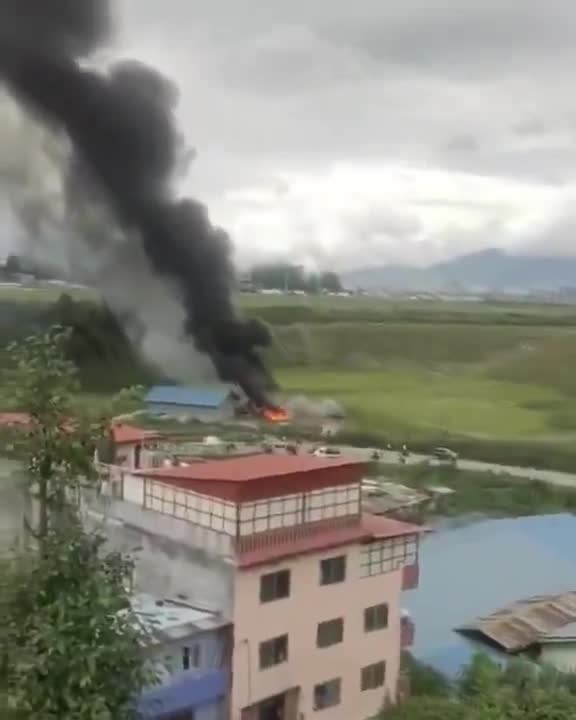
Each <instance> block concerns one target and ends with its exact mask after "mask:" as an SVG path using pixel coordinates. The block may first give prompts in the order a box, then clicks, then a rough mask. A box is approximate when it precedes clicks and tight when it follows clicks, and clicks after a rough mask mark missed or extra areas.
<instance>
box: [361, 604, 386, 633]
mask: <svg viewBox="0 0 576 720" xmlns="http://www.w3.org/2000/svg"><path fill="white" fill-rule="evenodd" d="M382 608H384V613H385V617H384V623H383V624H378V623H377V622H376V620H377V619H378V612H379V611H380V610H382ZM389 619H390V607H389V605H388V603H387V602H383V603H378V605H371V606H370V607H367V608H364V632H365V633H371V632H378V630H386V629H387V628H388V626H389Z"/></svg>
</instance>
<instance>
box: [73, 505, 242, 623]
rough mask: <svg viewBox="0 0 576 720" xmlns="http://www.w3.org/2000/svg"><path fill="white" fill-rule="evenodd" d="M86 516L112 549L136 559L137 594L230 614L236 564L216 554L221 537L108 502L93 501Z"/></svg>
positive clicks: (224, 554)
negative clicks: (145, 594) (179, 599)
mask: <svg viewBox="0 0 576 720" xmlns="http://www.w3.org/2000/svg"><path fill="white" fill-rule="evenodd" d="M84 515H85V518H86V523H87V525H88V526H89V527H100V528H101V529H102V531H103V532H104V534H105V535H106V536H107V538H108V544H109V546H110V547H111V548H113V549H115V550H118V551H120V552H122V553H126V554H128V555H131V556H132V557H133V558H134V560H135V573H134V585H135V589H136V590H138V591H142V592H148V593H150V594H152V595H157V596H159V597H173V598H176V597H178V596H180V597H181V598H182V599H185V600H186V601H187V602H190V603H191V604H194V605H198V606H199V607H206V608H209V609H212V610H215V611H218V612H222V613H224V614H225V615H226V616H229V615H230V613H231V610H232V593H233V590H232V588H233V565H232V562H231V559H230V558H229V557H227V555H226V553H224V552H222V551H220V552H219V551H218V549H217V548H218V547H219V542H218V541H219V538H218V537H216V535H217V533H214V532H213V531H211V530H209V529H207V528H199V527H197V526H194V525H192V524H191V523H188V522H186V521H184V520H178V519H176V518H173V517H170V516H166V515H162V514H160V513H157V512H154V511H151V510H144V509H143V508H141V507H139V506H137V505H136V504H134V503H131V502H124V501H122V500H113V499H110V498H100V499H99V500H95V499H93V498H91V499H90V501H89V502H88V501H87V502H86V503H85V506H84Z"/></svg>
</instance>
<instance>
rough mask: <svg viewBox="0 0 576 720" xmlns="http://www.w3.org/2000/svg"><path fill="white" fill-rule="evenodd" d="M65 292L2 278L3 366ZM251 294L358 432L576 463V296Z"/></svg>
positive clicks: (293, 358) (315, 386)
mask: <svg viewBox="0 0 576 720" xmlns="http://www.w3.org/2000/svg"><path fill="white" fill-rule="evenodd" d="M60 294H61V288H57V287H55V288H49V289H41V290H40V289H30V290H23V289H18V288H1V287H0V365H1V345H2V344H3V343H5V342H7V341H8V339H11V336H13V335H14V333H15V332H16V333H20V334H28V333H30V332H33V331H35V330H36V329H37V328H38V327H42V320H41V318H42V314H43V313H44V312H45V310H46V308H47V307H48V306H49V304H50V303H51V302H54V301H55V300H56V299H57V298H58V296H59V295H60ZM71 294H72V295H73V296H74V297H75V298H78V299H89V298H91V297H93V295H92V293H91V292H90V291H85V290H72V291H71ZM240 304H241V306H242V307H243V308H244V310H245V312H246V313H247V314H250V315H255V316H258V317H261V318H262V319H263V320H264V321H265V322H267V323H268V324H269V326H270V328H271V330H272V334H273V337H274V348H273V350H272V352H271V354H270V362H271V364H272V366H273V367H274V369H275V372H276V373H277V375H278V378H279V380H280V383H281V385H282V387H283V389H284V390H285V392H286V393H287V394H293V393H302V394H306V395H310V396H321V397H331V398H334V399H335V400H337V401H339V402H340V403H341V404H342V405H343V406H344V408H345V410H346V411H347V414H348V420H347V423H346V430H348V431H350V432H353V433H357V434H361V435H364V436H370V437H375V438H390V439H393V440H395V441H396V440H397V441H409V442H422V443H424V442H428V443H436V444H440V443H442V442H454V443H455V442H456V441H458V442H459V443H460V444H461V445H462V444H463V443H464V444H465V443H468V445H467V446H466V451H467V452H469V451H471V450H473V449H474V447H481V446H482V447H485V446H486V444H487V443H491V442H497V443H508V445H507V446H506V447H508V450H510V447H511V445H510V444H511V443H514V444H515V447H516V450H515V460H516V461H518V460H519V459H522V458H521V454H522V453H524V454H526V453H528V451H529V450H530V449H531V448H534V447H536V446H537V445H538V444H540V445H539V447H541V448H542V452H540V451H539V452H540V455H542V453H545V454H546V458H544V460H545V461H546V462H547V463H549V464H550V465H552V464H553V463H552V462H551V459H552V460H554V458H555V457H556V455H558V454H560V453H563V452H568V451H570V453H571V457H572V454H573V455H574V458H573V461H574V466H575V467H576V443H574V440H576V373H575V372H574V371H573V368H574V367H575V366H576V307H574V306H569V305H534V304H529V303H523V304H520V303H518V304H515V303H507V304H502V303H467V302H461V303H453V302H431V301H409V300H404V301H392V300H387V299H374V298H362V297H361V298H346V297H344V298H338V297H317V298H309V297H300V296H289V297H284V296H262V295H243V296H242V297H241V298H240ZM39 318H40V319H39ZM107 372H109V369H108V370H107ZM7 390H8V388H7V387H4V388H2V386H1V385H0V405H4V406H5V402H3V396H4V398H5V397H6V393H7ZM8 395H9V393H8ZM91 402H92V401H91ZM572 445H574V446H575V449H574V452H573V453H572V450H571V448H572ZM506 447H505V446H503V445H499V449H498V453H500V454H501V453H504V452H506ZM511 454H513V453H511ZM544 460H542V462H540V461H538V462H540V464H543V463H544ZM570 462H572V459H571V460H570Z"/></svg>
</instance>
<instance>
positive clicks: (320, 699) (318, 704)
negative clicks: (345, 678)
mask: <svg viewBox="0 0 576 720" xmlns="http://www.w3.org/2000/svg"><path fill="white" fill-rule="evenodd" d="M340 688H341V682H340V678H335V679H334V680H328V681H327V682H324V683H320V685H316V686H315V687H314V710H324V709H325V708H329V707H334V706H335V705H340Z"/></svg>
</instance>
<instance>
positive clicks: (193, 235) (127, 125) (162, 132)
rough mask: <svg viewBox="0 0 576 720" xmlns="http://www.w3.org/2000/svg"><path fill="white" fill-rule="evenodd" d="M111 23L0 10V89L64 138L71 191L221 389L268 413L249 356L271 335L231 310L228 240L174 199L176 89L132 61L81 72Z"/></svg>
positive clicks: (38, 1)
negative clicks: (236, 388) (128, 243)
mask: <svg viewBox="0 0 576 720" xmlns="http://www.w3.org/2000/svg"><path fill="white" fill-rule="evenodd" d="M110 25H111V23H110V9H109V7H108V2H107V0H0V81H2V82H4V83H5V84H6V86H7V88H8V89H9V91H10V92H11V93H12V94H13V95H14V97H15V98H16V99H17V100H18V101H19V102H20V103H21V104H22V105H23V106H24V107H25V108H26V109H27V110H28V111H30V112H32V113H33V114H34V115H35V116H36V117H38V118H39V119H40V120H41V121H42V122H43V123H44V124H46V125H48V126H50V127H53V128H54V129H57V130H63V131H65V133H66V134H67V136H68V137H69V139H70V141H71V144H72V147H73V152H74V159H73V163H72V165H73V166H74V167H73V169H74V170H75V172H74V175H73V178H74V182H73V183H72V186H74V184H75V183H80V182H81V178H82V172H78V168H80V169H81V170H82V169H84V172H85V173H87V174H88V175H89V176H90V177H91V178H92V179H93V180H95V182H96V183H97V185H98V188H99V191H100V193H101V194H102V195H103V196H104V198H105V200H106V202H107V204H108V205H109V207H110V209H111V210H112V213H113V215H114V218H115V220H116V222H117V223H118V224H119V226H120V227H122V228H123V229H124V230H125V231H126V232H129V233H132V234H136V235H137V237H139V238H140V241H141V243H142V247H143V249H144V251H145V253H146V256H147V257H148V260H149V262H150V263H151V265H152V267H153V268H154V270H155V272H156V273H158V274H159V275H161V276H163V277H165V278H166V279H167V280H168V281H169V282H171V283H172V284H173V285H174V286H175V287H176V288H177V290H178V291H179V296H180V297H181V298H182V302H183V304H184V307H185V311H186V327H185V328H184V332H185V333H186V334H188V335H190V336H191V337H192V338H193V340H194V344H195V345H196V347H197V349H198V350H200V351H201V352H203V353H206V354H207V355H209V357H210V358H211V359H212V362H213V364H214V367H215V368H216V371H217V372H218V374H219V376H220V377H221V379H222V380H225V381H230V382H235V383H238V384H239V385H240V386H241V387H242V388H243V389H244V391H245V392H246V393H247V395H248V396H249V397H250V398H251V399H252V401H253V402H254V403H256V404H257V405H258V406H263V405H267V404H269V401H268V399H267V391H268V390H271V389H273V388H274V382H273V380H272V378H271V376H270V375H269V373H268V372H267V369H266V367H265V365H264V363H263V362H262V359H261V357H260V355H259V350H260V349H261V348H264V347H265V346H267V345H268V344H269V343H270V337H269V334H268V332H267V330H266V329H265V328H264V326H262V325H261V324H260V323H258V322H256V321H250V320H244V319H242V318H240V317H239V316H238V314H237V312H236V310H235V307H234V304H233V300H232V297H233V293H232V291H233V286H234V270H233V266H232V262H231V247H230V242H229V239H228V237H227V235H226V234H225V233H224V232H223V231H222V230H220V229H218V228H215V227H214V226H213V225H212V224H211V223H210V220H209V217H208V214H207V211H206V209H205V208H204V207H203V206H202V205H201V204H200V203H199V202H197V201H195V200H175V198H174V191H173V187H172V186H173V180H174V172H175V168H176V167H177V163H178V159H179V152H180V149H181V139H180V136H179V134H178V132H177V129H176V124H175V120H174V106H175V103H176V100H177V92H176V89H175V88H174V87H173V86H172V84H171V83H170V82H169V81H167V80H166V79H165V78H163V77H162V76H160V75H159V74H158V73H157V72H155V71H154V70H152V69H150V68H149V67H147V66H145V65H143V64H140V63H136V62H129V63H122V64H119V65H117V66H115V67H113V68H112V69H111V70H110V71H109V72H107V73H100V72H96V71H94V70H92V69H88V68H87V67H86V63H85V62H84V61H85V59H86V58H87V57H89V55H90V54H91V53H93V52H94V51H95V50H96V49H98V48H99V47H100V45H101V44H102V43H103V42H105V40H106V39H107V35H108V32H109V29H110ZM126 280H127V282H129V281H130V278H126Z"/></svg>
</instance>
